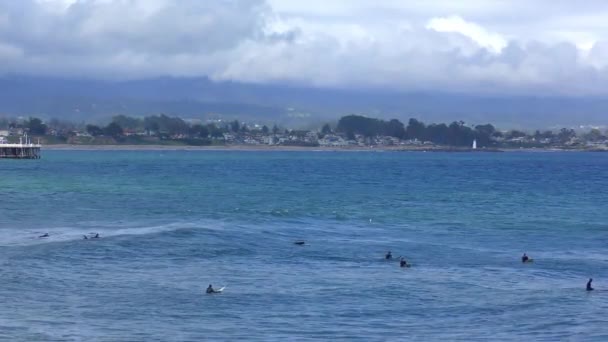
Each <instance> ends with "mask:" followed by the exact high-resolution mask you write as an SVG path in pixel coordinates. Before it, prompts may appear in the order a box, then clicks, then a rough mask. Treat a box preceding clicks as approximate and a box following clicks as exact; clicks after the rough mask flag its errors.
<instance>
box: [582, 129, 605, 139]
mask: <svg viewBox="0 0 608 342" xmlns="http://www.w3.org/2000/svg"><path fill="white" fill-rule="evenodd" d="M585 139H587V140H589V141H601V140H604V139H606V137H605V136H604V135H603V134H602V132H601V131H600V130H599V129H597V128H594V129H592V130H591V131H589V133H587V134H585Z"/></svg>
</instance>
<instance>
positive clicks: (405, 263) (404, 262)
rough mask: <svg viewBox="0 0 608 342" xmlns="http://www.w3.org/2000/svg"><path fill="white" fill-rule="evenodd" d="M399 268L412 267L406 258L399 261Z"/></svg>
mask: <svg viewBox="0 0 608 342" xmlns="http://www.w3.org/2000/svg"><path fill="white" fill-rule="evenodd" d="M399 266H400V267H409V266H410V265H408V264H407V261H405V259H404V258H401V260H400V261H399Z"/></svg>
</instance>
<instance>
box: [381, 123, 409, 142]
mask: <svg viewBox="0 0 608 342" xmlns="http://www.w3.org/2000/svg"><path fill="white" fill-rule="evenodd" d="M384 134H385V135H388V136H391V137H395V138H399V139H403V138H404V137H405V127H404V126H403V123H402V122H401V121H399V120H397V119H392V120H391V121H389V122H388V123H387V124H386V127H385V132H384Z"/></svg>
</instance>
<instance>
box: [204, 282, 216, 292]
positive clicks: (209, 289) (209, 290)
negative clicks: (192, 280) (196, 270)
mask: <svg viewBox="0 0 608 342" xmlns="http://www.w3.org/2000/svg"><path fill="white" fill-rule="evenodd" d="M206 292H207V293H215V290H214V289H213V286H211V284H209V287H208V288H207V291H206Z"/></svg>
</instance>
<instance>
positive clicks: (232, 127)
mask: <svg viewBox="0 0 608 342" xmlns="http://www.w3.org/2000/svg"><path fill="white" fill-rule="evenodd" d="M240 127H241V125H240V124H239V120H234V121H232V122H231V123H230V130H232V131H233V132H234V133H238V131H239V130H240V129H239V128H240Z"/></svg>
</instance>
